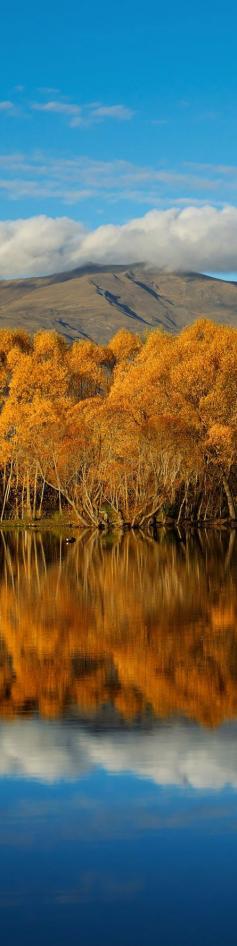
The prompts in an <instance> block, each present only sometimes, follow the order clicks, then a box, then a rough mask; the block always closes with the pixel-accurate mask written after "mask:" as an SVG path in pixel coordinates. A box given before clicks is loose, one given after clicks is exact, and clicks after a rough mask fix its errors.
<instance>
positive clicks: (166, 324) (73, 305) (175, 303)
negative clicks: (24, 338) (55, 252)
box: [0, 264, 237, 343]
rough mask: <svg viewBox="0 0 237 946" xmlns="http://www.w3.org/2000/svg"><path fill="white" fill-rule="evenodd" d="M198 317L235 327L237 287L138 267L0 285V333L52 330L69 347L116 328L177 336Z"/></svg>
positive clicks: (95, 268) (86, 270)
mask: <svg viewBox="0 0 237 946" xmlns="http://www.w3.org/2000/svg"><path fill="white" fill-rule="evenodd" d="M200 316H206V317H207V318H210V319H214V320H215V321H216V322H223V323H228V324H229V325H234V326H236V327H237V283H234V282H224V281H222V280H220V279H214V278H212V277H209V276H203V275H199V274H195V273H184V274H179V275H177V274H168V273H167V274H164V273H162V274H161V273H160V272H158V271H155V270H147V269H146V268H145V266H143V265H142V264H140V265H137V264H136V265H134V266H133V267H131V268H130V267H129V268H127V267H126V266H104V267H103V266H102V267H100V266H93V265H88V266H85V267H83V268H81V269H77V270H74V271H73V272H70V273H59V274H56V275H54V276H45V277H37V278H28V279H15V280H11V281H7V280H4V281H1V282H0V328H3V327H6V326H7V327H9V328H10V327H11V328H15V327H21V328H25V329H27V330H28V331H30V332H36V331H38V330H39V329H55V330H56V331H57V332H60V333H61V334H63V335H64V336H65V337H66V338H67V339H68V340H70V341H71V340H72V339H75V338H87V339H94V340H95V341H97V342H101V343H104V342H107V341H108V340H109V339H110V338H111V336H112V335H113V334H114V333H115V332H116V331H118V329H119V328H128V329H130V330H131V331H134V332H137V333H144V332H147V331H150V330H151V329H152V328H156V327H163V328H164V329H165V330H166V331H168V332H178V331H179V330H180V329H181V328H183V326H185V325H188V324H190V323H191V322H193V321H194V320H195V319H196V318H198V317H200Z"/></svg>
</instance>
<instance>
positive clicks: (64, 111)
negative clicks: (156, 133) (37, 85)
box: [31, 99, 134, 128]
mask: <svg viewBox="0 0 237 946" xmlns="http://www.w3.org/2000/svg"><path fill="white" fill-rule="evenodd" d="M31 108H32V110H33V111H36V112H50V113H52V114H53V113H54V114H59V115H65V116H66V118H67V119H68V120H69V125H70V126H71V128H76V127H77V126H79V125H85V126H86V125H91V124H93V122H100V121H105V120H106V119H115V120H116V121H128V120H129V119H131V118H132V117H133V115H134V112H133V111H132V109H131V108H128V107H127V106H126V105H103V104H101V103H100V102H93V103H91V104H89V105H77V104H75V103H73V102H65V101H64V99H62V100H60V99H52V100H49V101H48V102H33V104H32V106H31Z"/></svg>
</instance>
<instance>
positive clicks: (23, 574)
mask: <svg viewBox="0 0 237 946" xmlns="http://www.w3.org/2000/svg"><path fill="white" fill-rule="evenodd" d="M234 535H235V534H234V533H233V532H232V533H231V535H230V538H229V535H228V532H226V533H216V532H206V533H204V532H202V533H201V534H200V535H197V534H196V535H195V536H192V535H189V536H187V537H186V539H185V538H184V537H183V536H182V535H181V534H180V535H178V534H177V536H173V535H167V534H165V533H161V534H160V536H159V542H158V543H156V542H153V541H151V540H149V539H147V538H143V537H142V536H141V535H140V536H136V535H135V534H133V533H128V534H125V535H124V536H122V537H121V538H119V539H118V540H117V541H115V542H114V541H113V542H112V544H109V541H108V540H105V539H103V537H98V533H96V535H90V536H88V535H84V536H83V535H80V537H79V538H78V539H77V540H76V542H75V544H74V545H71V546H67V544H66V542H65V539H64V538H63V537H57V536H53V535H52V534H47V533H46V534H44V535H43V534H42V535H41V534H39V533H30V532H21V533H8V534H7V533H4V532H2V533H1V551H0V570H1V577H0V614H1V637H0V713H1V715H2V716H10V717H11V716H14V715H16V714H19V713H26V712H32V713H33V712H35V711H39V713H40V714H41V715H42V716H46V717H58V716H60V715H62V714H64V713H68V712H69V713H71V712H74V713H75V712H77V713H80V714H81V713H83V714H85V716H91V715H93V714H95V713H96V712H97V711H98V709H99V708H100V707H102V706H104V705H105V704H109V705H112V706H113V707H114V708H115V710H116V712H117V714H118V718H120V717H121V718H123V719H125V720H127V721H128V720H130V721H133V720H135V719H136V718H138V719H144V718H146V717H148V718H149V717H150V716H151V715H153V716H155V717H162V718H164V717H167V716H170V715H171V714H175V715H179V716H181V715H183V716H187V717H188V718H190V719H194V720H197V721H198V722H200V723H201V724H203V725H208V726H216V725H218V724H219V723H220V722H222V721H223V720H225V719H230V718H233V717H234V716H236V715H237V590H236V570H237V557H236V549H235V543H234Z"/></svg>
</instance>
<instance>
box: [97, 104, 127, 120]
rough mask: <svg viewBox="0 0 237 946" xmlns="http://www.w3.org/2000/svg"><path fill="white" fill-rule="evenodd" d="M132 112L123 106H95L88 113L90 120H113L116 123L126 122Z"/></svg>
mask: <svg viewBox="0 0 237 946" xmlns="http://www.w3.org/2000/svg"><path fill="white" fill-rule="evenodd" d="M133 115H134V112H133V111H132V109H131V108H127V107H126V106H125V105H97V106H96V108H92V109H91V111H90V119H92V120H93V118H95V119H101V118H115V119H117V120H118V121H128V120H129V119H130V118H132V117H133Z"/></svg>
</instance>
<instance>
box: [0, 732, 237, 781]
mask: <svg viewBox="0 0 237 946" xmlns="http://www.w3.org/2000/svg"><path fill="white" fill-rule="evenodd" d="M0 739H1V757H0V775H1V776H14V775H15V776H19V775H20V776H21V777H25V778H34V779H38V780H41V781H45V782H49V783H50V782H56V781H60V780H61V779H75V778H80V777H83V775H84V774H85V773H87V772H89V771H92V770H93V769H95V768H97V767H98V766H99V767H100V768H102V769H104V770H105V771H106V772H109V773H114V774H115V773H117V774H121V773H123V772H130V773H133V774H134V775H135V776H137V777H138V778H144V779H149V780H151V781H152V782H154V784H157V785H163V786H165V785H179V786H186V785H189V786H190V787H191V788H193V789H195V790H204V789H214V790H221V789H222V788H224V786H225V785H230V786H232V787H233V788H234V789H237V754H236V746H237V725H236V723H233V724H231V725H230V724H229V725H226V726H223V727H221V728H220V729H219V730H217V731H215V732H213V731H208V730H203V729H199V728H198V727H197V726H191V725H190V724H188V723H173V724H170V725H169V726H166V725H163V726H161V727H160V728H158V729H154V730H153V731H151V732H149V733H148V732H142V731H140V732H139V731H135V732H131V731H129V732H126V731H125V732H123V733H122V734H120V733H119V732H116V733H114V732H113V733H112V734H110V733H103V732H101V733H97V734H95V733H92V732H88V730H84V729H83V728H82V727H80V726H78V727H75V726H70V725H69V724H66V723H64V724H63V723H60V722H57V723H45V722H42V721H40V720H31V721H28V720H26V721H22V720H21V721H18V722H14V723H10V724H9V723H1V725H0Z"/></svg>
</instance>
